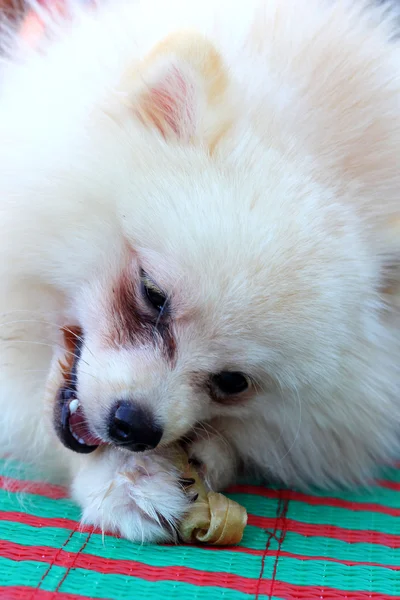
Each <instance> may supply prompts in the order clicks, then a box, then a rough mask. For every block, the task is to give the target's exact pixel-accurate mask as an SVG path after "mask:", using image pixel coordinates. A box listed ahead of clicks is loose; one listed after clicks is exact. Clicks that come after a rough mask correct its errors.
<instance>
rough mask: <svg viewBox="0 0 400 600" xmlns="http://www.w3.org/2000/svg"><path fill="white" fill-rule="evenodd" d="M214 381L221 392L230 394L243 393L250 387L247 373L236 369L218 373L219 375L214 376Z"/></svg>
mask: <svg viewBox="0 0 400 600" xmlns="http://www.w3.org/2000/svg"><path fill="white" fill-rule="evenodd" d="M212 381H213V383H214V385H215V386H216V387H217V388H218V390H219V391H220V392H222V393H223V394H227V395H229V396H231V395H233V394H241V393H242V392H244V391H245V390H247V388H248V387H249V380H248V378H247V377H246V375H243V373H238V372H236V371H223V372H222V373H218V375H214V376H213V378H212Z"/></svg>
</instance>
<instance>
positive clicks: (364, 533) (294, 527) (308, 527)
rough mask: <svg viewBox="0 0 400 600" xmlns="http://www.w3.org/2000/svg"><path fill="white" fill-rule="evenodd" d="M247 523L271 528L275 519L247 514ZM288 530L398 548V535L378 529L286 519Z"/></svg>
mask: <svg viewBox="0 0 400 600" xmlns="http://www.w3.org/2000/svg"><path fill="white" fill-rule="evenodd" d="M247 522H248V524H249V525H253V526H254V527H259V528H260V529H271V528H273V527H274V523H275V519H274V518H272V517H258V516H256V515H249V517H248V521H247ZM286 522H287V528H288V531H292V532H294V533H299V534H300V535H304V536H306V537H326V538H332V539H335V540H341V541H342V542H348V543H350V544H352V543H360V542H363V543H366V544H381V545H383V546H388V547H389V548H400V536H399V535H395V534H393V533H381V532H380V531H368V530H356V529H346V528H344V527H338V526H337V525H329V524H326V525H320V524H318V525H314V524H312V523H302V522H301V521H295V520H294V519H286Z"/></svg>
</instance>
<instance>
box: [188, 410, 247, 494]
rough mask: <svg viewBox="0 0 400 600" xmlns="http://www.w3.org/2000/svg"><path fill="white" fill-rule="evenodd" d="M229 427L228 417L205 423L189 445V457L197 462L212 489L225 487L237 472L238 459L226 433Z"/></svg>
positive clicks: (217, 489)
mask: <svg viewBox="0 0 400 600" xmlns="http://www.w3.org/2000/svg"><path fill="white" fill-rule="evenodd" d="M230 427H231V425H230V419H229V420H227V421H224V420H223V419H218V420H214V421H212V422H211V423H209V424H205V425H204V430H203V431H200V432H199V436H198V437H197V438H196V439H195V440H194V441H193V443H192V444H191V445H190V447H189V457H190V458H191V459H192V460H194V461H196V462H198V463H199V465H200V466H199V468H200V469H201V470H202V471H203V476H204V479H205V481H206V483H207V485H208V486H209V487H210V489H212V490H213V491H222V490H224V489H226V488H227V487H228V486H229V485H230V484H231V483H233V482H234V480H235V478H236V475H237V472H238V468H239V464H240V460H239V455H238V452H237V449H236V448H235V446H234V445H233V443H232V442H231V440H230V435H229V434H228V431H229V428H230Z"/></svg>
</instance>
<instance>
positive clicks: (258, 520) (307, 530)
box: [0, 511, 400, 548]
mask: <svg viewBox="0 0 400 600" xmlns="http://www.w3.org/2000/svg"><path fill="white" fill-rule="evenodd" d="M0 521H11V522H15V523H23V524H24V525H30V526H32V527H61V528H64V529H75V528H76V525H77V521H74V520H72V519H65V518H62V517H59V518H54V517H51V518H47V517H37V516H35V515H30V514H26V513H22V512H15V511H13V512H7V511H5V512H2V511H0ZM286 522H287V526H288V531H293V532H294V533H299V534H300V535H304V536H306V537H327V538H332V539H337V540H341V541H343V542H349V543H361V542H362V543H366V544H380V545H382V546H388V547H389V548H400V536H399V535H395V534H393V533H381V532H379V531H366V530H359V531H357V530H355V529H345V528H344V527H338V526H336V525H313V524H309V523H302V522H300V521H295V520H294V519H286ZM248 524H249V525H253V526H254V527H259V528H260V529H267V530H268V529H273V528H274V526H275V518H272V517H271V518H268V517H258V516H256V515H249V517H248ZM79 531H81V532H83V533H90V532H93V533H101V531H100V530H99V529H93V527H91V526H88V525H81V526H80V527H79Z"/></svg>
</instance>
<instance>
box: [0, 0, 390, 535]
mask: <svg viewBox="0 0 400 600" xmlns="http://www.w3.org/2000/svg"><path fill="white" fill-rule="evenodd" d="M389 8H390V7H388V6H387V5H385V7H384V8H382V6H380V7H377V6H375V5H370V3H368V4H367V2H354V1H353V0H349V1H346V0H338V1H336V2H325V1H324V0H300V1H299V0H238V1H237V2H232V0H229V1H228V0H226V1H225V0H202V2H192V1H188V0H168V1H166V0H143V2H141V1H139V0H138V1H135V2H131V1H127V2H122V3H121V2H115V0H113V1H112V2H110V3H106V2H104V3H100V6H99V7H97V8H96V9H93V8H90V9H87V10H81V9H77V10H76V12H75V13H74V14H73V15H72V14H71V15H69V17H68V18H66V19H65V20H64V21H62V20H60V19H58V18H55V17H54V19H53V20H51V19H50V20H49V22H48V23H47V26H48V27H47V32H48V35H47V36H46V37H45V38H43V40H42V41H41V43H40V44H39V45H36V46H35V47H34V48H32V47H28V46H26V47H24V45H23V44H18V43H17V42H16V39H15V38H14V40H13V39H12V36H11V39H9V40H8V46H9V52H8V55H9V57H8V58H7V59H5V60H4V64H3V66H2V70H1V92H0V139H1V146H0V198H1V200H0V224H1V236H0V252H1V267H0V273H1V290H0V312H1V321H0V323H1V327H0V415H1V417H0V449H1V452H2V453H3V454H11V455H12V456H14V457H17V458H22V459H30V460H33V461H36V462H37V463H38V464H39V465H40V466H41V467H42V469H43V470H44V472H45V473H46V474H47V475H48V476H49V477H50V476H55V475H57V476H59V477H62V478H63V479H64V480H66V481H67V482H68V483H69V484H70V485H71V490H72V495H73V497H74V498H75V499H76V501H77V502H78V503H79V504H80V506H81V507H82V513H83V520H84V521H85V522H86V523H93V524H95V525H98V526H101V527H103V528H105V529H107V530H112V531H115V532H118V533H119V534H121V535H123V536H125V537H127V538H129V539H131V540H144V541H162V540H168V539H171V538H172V537H173V535H174V530H175V528H176V524H177V523H178V522H179V519H180V518H181V517H182V515H183V514H184V512H185V510H187V507H188V506H189V503H190V501H191V500H193V497H191V494H190V488H189V489H184V487H185V486H184V485H183V484H182V482H181V481H180V479H179V473H177V472H176V471H175V469H174V467H173V464H172V462H171V458H170V457H169V455H168V452H169V450H168V448H169V446H170V444H171V443H173V442H176V441H177V440H183V441H184V442H185V444H186V447H187V450H188V452H189V455H190V456H191V457H193V460H196V461H198V463H200V465H201V468H202V469H203V473H204V475H205V477H206V479H207V482H208V484H209V486H210V487H211V488H213V489H216V490H219V489H223V488H225V487H226V486H227V485H228V484H230V483H231V482H232V481H234V480H235V478H236V477H237V475H238V474H239V473H243V472H244V473H249V472H250V471H251V472H253V471H256V472H258V473H261V474H262V475H263V476H264V477H266V478H268V479H269V480H274V481H278V482H281V483H283V484H285V485H293V486H303V487H304V486H309V485H317V486H324V487H327V486H334V485H349V484H359V483H363V482H368V481H369V480H370V478H371V477H373V474H374V468H375V467H376V466H379V464H382V463H388V462H390V461H393V460H395V459H396V457H398V456H399V455H400V374H399V369H400V352H399V350H400V335H399V333H400V332H399V323H400V320H399V308H400V302H399V297H400V295H399V291H400V285H399V284H400V268H399V267H400V211H399V207H400V45H399V43H398V42H397V41H396V36H395V29H396V15H395V14H393V12H390V10H389ZM37 9H38V10H39V7H37ZM3 46H4V43H3ZM66 357H67V359H68V357H70V358H71V359H72V360H71V361H70V362H71V364H70V374H69V376H68V377H65V370H66V365H65V358H66ZM63 360H64V362H63ZM67 362H68V360H67ZM63 377H64V379H63ZM127 473H128V474H129V477H126V476H125V475H126V474H127ZM186 483H188V482H186Z"/></svg>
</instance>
